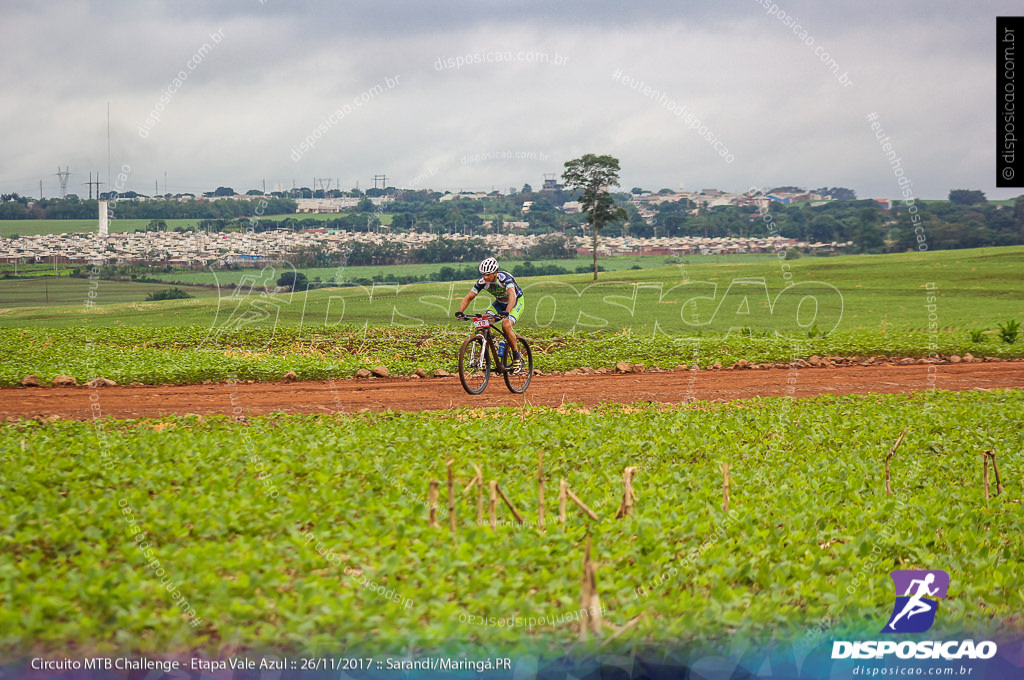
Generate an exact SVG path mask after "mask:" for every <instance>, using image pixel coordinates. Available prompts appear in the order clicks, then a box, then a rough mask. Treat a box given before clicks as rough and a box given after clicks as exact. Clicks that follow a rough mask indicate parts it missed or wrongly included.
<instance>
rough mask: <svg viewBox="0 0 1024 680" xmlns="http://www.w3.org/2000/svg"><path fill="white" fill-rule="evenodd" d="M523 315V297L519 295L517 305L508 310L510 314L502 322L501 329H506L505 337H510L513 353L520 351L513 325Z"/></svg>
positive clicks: (509, 342)
mask: <svg viewBox="0 0 1024 680" xmlns="http://www.w3.org/2000/svg"><path fill="white" fill-rule="evenodd" d="M522 315H523V297H522V296H519V299H518V300H516V304H515V307H513V308H512V309H510V310H508V316H507V317H505V319H504V320H502V322H501V330H502V331H504V333H505V337H506V338H508V344H509V346H510V347H511V348H512V352H513V354H518V353H519V343H518V342H517V338H516V333H515V331H514V330H512V326H514V325H515V323H516V320H517V319H518V318H519V317H520V316H522Z"/></svg>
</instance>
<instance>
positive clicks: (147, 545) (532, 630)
mask: <svg viewBox="0 0 1024 680" xmlns="http://www.w3.org/2000/svg"><path fill="white" fill-rule="evenodd" d="M99 403H100V405H101V406H102V394H100V395H99ZM232 404H234V405H235V406H237V407H238V410H239V411H241V412H242V413H244V412H245V393H244V392H239V393H236V394H235V395H233V396H232ZM1022 427H1024V397H1022V394H1021V392H1019V391H995V392H985V393H977V392H975V393H947V392H931V393H921V394H915V395H909V396H908V395H884V396H879V395H868V396H841V397H840V396H825V397H819V398H812V399H798V400H793V399H786V398H775V399H757V400H752V401H739V402H733V403H730V404H694V405H690V406H664V405H662V406H652V405H633V406H619V405H607V406H602V407H600V408H596V409H584V408H579V407H575V406H573V405H565V406H563V407H559V408H522V409H520V408H515V409H492V410H456V411H449V412H439V413H378V414H359V415H351V414H345V413H337V414H333V415H326V416H270V417H256V418H251V419H249V420H247V421H245V422H241V421H237V422H236V421H233V420H230V419H228V418H226V417H211V418H199V417H187V418H165V419H161V420H141V421H133V422H122V421H96V422H92V423H90V422H47V423H39V422H33V421H21V422H17V423H13V424H8V425H7V426H6V427H4V428H2V429H0V461H2V465H3V468H4V469H5V470H17V471H18V473H17V474H5V475H3V476H2V477H0V515H2V516H3V517H4V518H5V520H4V522H3V524H2V526H0V584H2V586H3V587H2V588H0V649H4V650H7V651H10V652H16V653H28V652H31V653H32V654H38V655H46V654H62V655H70V654H72V652H74V653H77V654H80V655H88V654H90V653H93V652H99V653H104V654H109V653H114V652H117V653H128V652H132V653H141V654H151V653H169V654H175V653H182V652H189V651H192V652H195V651H197V650H203V651H204V652H205V653H208V654H210V655H211V656H214V655H215V654H216V653H217V650H220V653H221V654H225V653H230V652H229V651H225V650H238V649H258V650H269V649H272V650H276V651H277V652H280V653H286V652H287V651H288V650H297V649H301V650H310V651H312V652H313V653H326V652H331V651H333V652H345V653H356V652H359V653H366V654H372V653H374V652H381V651H391V652H394V651H395V650H410V649H413V650H415V649H424V648H426V649H434V650H439V649H440V650H446V651H448V652H455V651H458V650H464V649H477V650H482V649H489V650H490V655H493V654H494V653H495V652H496V651H497V650H501V651H502V652H517V651H519V650H523V649H525V648H534V649H537V648H542V649H547V650H549V651H550V650H554V651H555V652H558V653H561V652H564V651H565V649H566V647H569V648H574V640H576V637H577V634H576V626H577V625H578V624H576V623H574V619H580V618H584V619H586V618H587V617H588V616H589V614H583V615H581V614H580V613H579V609H580V575H581V563H582V550H583V545H584V540H585V536H586V535H588V534H589V535H590V536H591V538H592V541H593V556H594V559H596V560H597V561H598V563H599V569H598V572H597V581H596V582H597V585H598V592H599V594H600V598H601V605H602V607H603V608H604V613H603V618H604V620H605V621H607V622H609V623H611V624H615V625H617V626H622V625H625V624H626V623H627V622H629V621H631V620H633V619H634V618H636V617H639V619H638V620H637V621H636V622H635V625H633V626H632V627H630V628H629V629H628V630H626V631H623V633H622V634H621V636H620V637H619V639H618V642H617V645H618V646H625V647H629V646H633V645H636V644H642V643H648V642H670V643H672V644H680V643H686V642H691V641H692V642H693V643H694V644H695V645H701V644H708V645H712V644H716V643H722V644H724V643H725V642H726V641H728V640H732V642H731V643H730V644H732V645H733V646H734V647H735V645H736V644H740V645H742V644H762V645H763V644H768V643H769V642H770V641H772V640H798V639H799V638H801V637H806V635H807V627H808V625H809V622H811V621H822V620H824V621H828V622H830V623H829V624H828V628H829V629H830V630H829V631H828V634H829V635H830V636H839V637H840V639H841V636H849V635H856V634H864V633H865V632H868V631H877V630H878V628H879V626H880V625H881V624H882V623H884V621H885V617H886V616H888V613H889V611H890V610H891V606H892V605H891V602H892V600H891V597H892V584H891V582H890V580H889V576H888V572H889V571H891V570H893V569H898V568H902V569H914V568H917V569H945V570H947V571H948V572H949V573H950V574H952V575H953V579H954V581H953V587H952V588H951V589H950V591H949V597H948V599H946V600H944V601H943V603H942V608H943V612H944V615H943V617H942V619H941V622H940V623H938V624H937V626H936V632H933V634H937V635H940V636H942V635H956V634H957V633H958V632H960V631H969V632H970V634H971V635H972V636H974V637H976V638H979V637H980V638H981V639H985V638H987V637H989V636H992V635H995V634H1012V633H1017V634H1020V633H1021V632H1022V631H1024V621H1022V619H1021V618H1020V613H1021V611H1024V570H1022V568H1021V562H1020V556H1021V554H1024V540H1022V536H1024V519H1022V515H1021V512H1020V500H1021V497H1022V494H1024V487H1022V485H1021V477H1020V469H1021V465H1022V464H1024V459H1022V455H1021V450H1020V447H1019V446H1018V444H1019V441H1020V438H1019V437H1020V432H1021V429H1022ZM510 428H513V429H514V431H515V433H516V434H515V436H509V431H510ZM904 429H906V430H907V435H906V438H905V439H904V441H903V443H902V446H901V448H900V449H899V452H898V453H897V455H896V456H895V457H894V458H893V460H892V464H891V474H892V490H893V494H892V496H891V497H887V495H886V491H885V484H884V479H883V477H884V474H883V465H882V461H883V458H884V456H885V453H886V452H887V451H888V450H889V448H890V447H891V445H892V443H893V442H894V441H895V440H896V438H897V436H898V435H899V434H900V432H901V431H902V430H904ZM481 442H487V443H486V445H482V444H481ZM984 450H992V451H994V452H995V455H996V459H997V464H998V466H999V470H1000V471H1001V474H1002V483H1003V484H1004V486H1005V488H1004V490H1003V493H1002V494H1001V495H994V494H995V493H996V489H995V482H994V479H993V482H992V486H991V493H992V494H993V496H992V497H991V498H990V499H988V500H986V498H985V489H984V487H983V484H982V474H981V465H982V458H981V455H980V454H981V452H982V451H984ZM539 453H543V465H544V475H545V477H546V480H547V485H546V486H547V493H546V495H545V499H546V500H545V521H546V530H544V531H541V530H540V529H539V528H538V526H537V524H538V519H539V517H538V509H537V507H538V506H537V499H538V494H537V487H536V474H537V461H538V454H539ZM449 459H451V460H453V461H454V463H453V467H452V469H453V472H454V475H455V490H456V499H455V508H456V512H455V516H456V520H457V529H456V533H454V534H453V533H451V532H450V530H449V521H448V517H447V511H446V510H444V511H442V512H441V513H440V517H439V519H440V524H441V526H440V527H437V528H432V527H430V526H428V521H427V520H428V516H427V515H428V513H427V503H426V498H427V493H428V486H429V480H430V479H439V480H442V484H441V488H442V492H441V496H440V505H441V506H442V508H445V509H446V508H447V504H448V501H447V491H446V484H445V482H444V481H443V480H444V479H445V474H446V473H445V463H446V461H447V460H449ZM722 463H729V465H730V475H731V482H730V504H729V510H728V512H725V511H724V508H723V475H722V471H721V469H720V466H721V464H722ZM473 465H481V466H482V467H483V476H484V479H485V480H492V479H493V480H497V481H498V482H499V485H500V488H501V490H502V491H503V492H504V493H505V494H506V496H507V497H508V498H509V499H510V502H511V503H512V504H513V505H514V506H515V507H516V508H517V510H518V511H519V512H520V513H521V514H522V516H523V518H524V520H525V521H526V524H525V525H523V526H518V525H516V524H515V523H513V522H510V520H511V519H512V516H511V514H510V513H509V512H508V511H507V510H506V509H505V508H504V506H502V507H501V508H500V509H499V510H498V513H497V518H498V521H499V522H500V524H499V525H497V527H496V528H494V529H492V528H490V527H489V526H486V525H485V526H478V525H476V507H477V505H476V504H477V499H476V492H475V491H470V492H468V493H466V492H465V491H464V488H465V487H466V486H467V485H468V484H469V481H470V479H471V478H472V477H473V476H474V475H475V471H474V468H473ZM630 465H632V466H636V467H637V468H638V472H637V475H636V478H635V482H634V483H635V491H636V496H637V502H636V507H635V510H634V513H633V514H632V516H630V517H628V518H622V519H618V520H616V519H614V515H615V511H616V508H617V506H618V504H619V500H620V499H621V497H622V472H623V469H624V467H626V466H630ZM563 478H564V479H565V480H566V482H567V483H568V484H569V486H570V488H571V489H572V490H573V491H574V492H575V493H576V494H577V495H578V496H579V497H580V498H581V499H582V500H583V501H584V502H585V503H587V504H588V505H589V506H590V507H591V508H592V509H593V510H594V511H595V513H596V514H597V515H598V517H599V519H598V521H592V520H589V519H587V518H586V517H585V516H583V515H582V514H581V513H580V512H579V511H576V509H575V506H574V505H573V504H572V503H571V502H570V506H569V509H570V510H571V511H573V512H572V514H571V515H570V516H569V517H568V520H567V523H566V524H565V525H560V524H559V523H558V521H557V517H558V500H557V489H558V483H559V480H560V479H563ZM487 502H488V501H487V500H486V498H485V505H486V503H487ZM487 514H488V512H487V510H486V509H485V517H486V516H487ZM485 524H486V521H485ZM605 630H606V635H607V631H608V630H609V629H608V628H606V629H605ZM939 639H941V638H939ZM743 641H745V642H743ZM611 648H612V649H614V648H615V646H613V647H611ZM575 649H579V647H575ZM606 649H607V648H606ZM214 658H217V657H216V656H214ZM220 658H223V656H221V657H220Z"/></svg>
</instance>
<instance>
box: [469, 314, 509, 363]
mask: <svg viewBox="0 0 1024 680" xmlns="http://www.w3.org/2000/svg"><path fill="white" fill-rule="evenodd" d="M493 319H494V317H491V316H488V315H487V314H473V315H472V316H467V317H466V320H467V321H470V320H471V321H472V322H473V330H474V333H472V334H471V335H470V337H472V336H473V335H476V334H478V333H479V334H480V335H482V336H483V338H484V346H485V347H486V349H485V350H484V351H483V352H481V353H480V356H479V357H475V358H474V363H476V364H477V368H479V369H480V370H483V368H484V362H485V361H487V353H488V352H490V355H491V357H492V358H493V359H494V365H493V366H492V367H491V370H492V371H494V372H495V373H498V374H501V373H506V372H507V371H506V370H505V367H504V366H503V365H502V363H501V361H500V360H499V357H498V348H497V346H496V345H495V344H494V340H493V339H492V337H491V331H492V329H493V327H494V323H493ZM483 320H487V321H488V322H489V323H487V325H485V326H480V325H478V324H479V323H480V321H483ZM499 332H501V334H502V337H504V335H505V333H504V332H503V331H499ZM505 342H506V347H505V351H511V348H510V347H508V345H507V343H508V339H507V338H506V339H505Z"/></svg>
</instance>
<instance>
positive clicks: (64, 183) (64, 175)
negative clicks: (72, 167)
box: [57, 165, 71, 198]
mask: <svg viewBox="0 0 1024 680" xmlns="http://www.w3.org/2000/svg"><path fill="white" fill-rule="evenodd" d="M69 175H71V173H70V172H68V166H66V165H65V166H64V170H63V171H62V170H61V169H60V166H59V165H58V166H57V179H58V181H60V197H61V198H64V197H66V196H67V195H68V176H69Z"/></svg>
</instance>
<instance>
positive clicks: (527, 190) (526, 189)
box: [519, 184, 533, 194]
mask: <svg viewBox="0 0 1024 680" xmlns="http://www.w3.org/2000/svg"><path fill="white" fill-rule="evenodd" d="M519 193H521V194H532V193H533V187H531V186H530V185H529V184H524V185H523V188H522V189H521V190H520V191H519Z"/></svg>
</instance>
